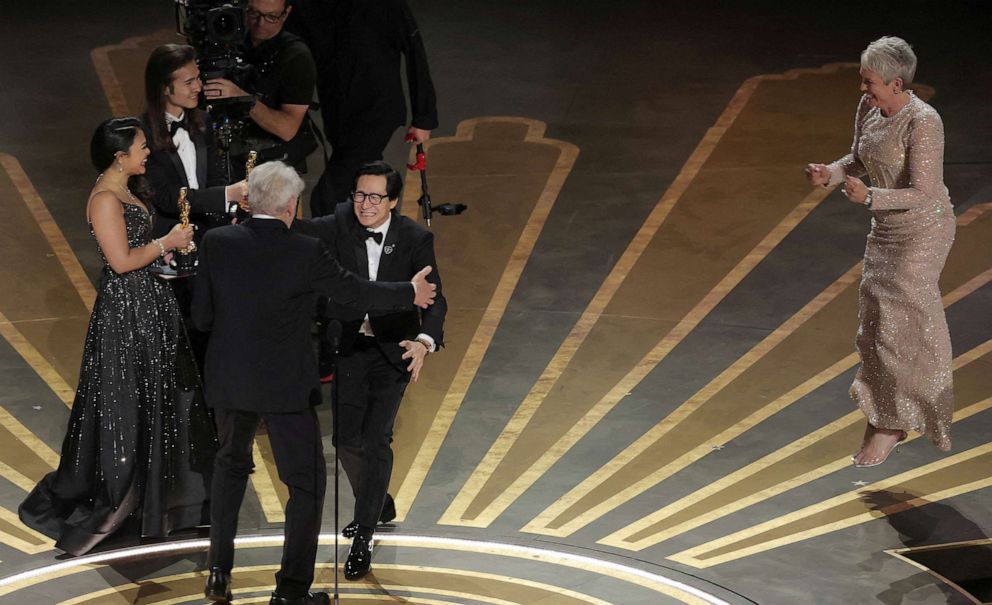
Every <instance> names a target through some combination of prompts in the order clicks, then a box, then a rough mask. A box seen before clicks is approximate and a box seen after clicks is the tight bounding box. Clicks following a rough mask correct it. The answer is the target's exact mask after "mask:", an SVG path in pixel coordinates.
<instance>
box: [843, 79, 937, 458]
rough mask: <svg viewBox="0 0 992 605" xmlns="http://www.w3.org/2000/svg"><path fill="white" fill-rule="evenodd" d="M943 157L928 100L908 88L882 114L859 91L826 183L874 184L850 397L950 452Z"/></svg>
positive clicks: (884, 422) (886, 423)
mask: <svg viewBox="0 0 992 605" xmlns="http://www.w3.org/2000/svg"><path fill="white" fill-rule="evenodd" d="M910 94H911V95H912V93H910ZM943 162H944V127H943V124H942V122H941V120H940V116H939V115H938V114H937V112H936V111H935V110H934V109H933V108H932V107H930V106H929V105H928V104H926V103H925V102H923V101H922V100H920V99H919V98H918V97H916V96H915V95H912V96H911V98H910V101H909V103H908V104H907V105H905V106H904V107H903V108H902V109H901V110H899V111H898V112H896V113H895V114H894V115H892V116H890V117H885V116H883V115H882V114H881V112H880V111H879V110H878V109H877V108H872V107H869V104H868V102H867V98H862V99H861V103H860V105H859V106H858V112H857V118H856V121H855V131H854V144H853V145H852V147H851V153H850V154H848V155H846V156H844V157H843V158H841V159H840V160H838V161H836V162H834V163H833V164H831V166H830V169H831V184H837V183H839V182H841V181H842V180H843V178H844V176H845V175H851V176H857V177H861V176H864V175H866V174H867V175H868V177H869V179H870V180H871V187H872V189H871V191H872V204H871V213H872V219H871V232H870V233H869V234H868V242H867V245H866V246H865V260H864V273H863V275H862V278H861V289H860V298H859V301H860V302H859V319H860V326H859V328H858V336H857V346H858V352H859V353H860V355H861V367H860V368H859V369H858V372H857V375H856V376H855V378H854V384H852V385H851V397H852V398H853V399H854V400H855V401H857V402H858V405H859V406H860V407H861V409H862V410H863V411H864V413H865V415H866V416H867V417H868V422H870V423H871V424H872V425H873V426H875V427H878V428H886V429H903V430H909V429H912V430H915V431H918V432H920V433H923V434H924V435H926V436H927V437H928V438H929V439H930V440H931V441H932V442H933V443H934V445H936V446H937V447H938V448H940V449H941V450H945V451H946V450H948V449H950V447H951V433H950V430H951V414H952V412H953V410H954V395H953V390H952V383H951V339H950V335H949V334H948V332H947V321H946V319H945V318H944V306H943V304H942V303H941V300H940V290H939V289H938V287H937V279H938V278H939V277H940V271H941V269H943V267H944V261H945V260H947V253H948V252H949V251H950V248H951V243H952V242H953V241H954V226H955V219H954V212H953V210H952V208H951V202H950V198H949V197H948V195H947V187H945V186H944V170H943Z"/></svg>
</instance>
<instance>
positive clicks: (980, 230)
mask: <svg viewBox="0 0 992 605" xmlns="http://www.w3.org/2000/svg"><path fill="white" fill-rule="evenodd" d="M961 222H962V223H964V224H963V225H962V226H960V227H959V233H958V237H957V242H956V245H955V248H954V249H953V250H952V253H951V257H950V258H949V259H948V263H947V268H946V269H945V271H944V276H943V279H942V285H943V287H944V288H945V290H946V289H948V288H953V290H952V291H951V292H949V293H948V294H947V295H946V296H945V297H944V304H945V305H951V304H953V303H955V302H957V301H958V300H961V299H962V298H964V297H966V296H968V295H970V294H971V293H973V292H974V291H975V290H977V289H978V288H980V287H981V286H983V285H984V284H986V283H988V281H989V278H990V277H992V272H990V271H988V270H984V269H986V267H987V264H988V262H987V260H986V257H985V255H983V254H980V253H979V252H980V249H981V247H982V246H983V245H984V242H986V241H988V238H989V236H990V235H992V233H990V232H992V212H989V213H984V214H982V213H970V214H969V216H968V217H967V218H966V219H963V220H962V221H961ZM859 278H860V264H859V265H856V266H855V267H854V268H852V269H851V270H850V271H848V272H847V273H846V274H845V275H844V276H842V277H841V278H840V279H839V280H838V281H837V282H835V283H834V284H832V285H831V286H829V287H828V288H827V289H825V290H824V291H823V293H821V294H820V295H819V296H818V297H816V298H814V300H813V301H811V303H810V304H808V305H807V306H806V307H804V308H803V309H801V310H800V311H799V312H797V313H796V314H795V315H794V316H793V317H792V318H790V319H789V320H787V321H786V322H785V323H783V325H782V326H780V327H779V328H778V329H776V330H775V332H773V333H772V334H770V335H769V336H768V337H766V338H765V339H764V340H763V341H762V342H760V343H759V344H758V345H756V346H755V347H754V348H753V349H752V350H751V351H749V352H748V353H747V354H745V355H744V356H743V357H741V358H740V359H739V360H738V361H737V362H735V363H734V364H733V365H732V366H731V367H730V368H728V370H726V371H725V372H723V373H722V374H720V375H719V376H718V377H717V378H715V379H714V380H713V381H712V382H711V383H710V384H708V385H706V386H705V387H703V389H701V390H700V391H699V392H698V393H697V394H696V395H694V396H693V397H691V398H690V399H689V400H687V401H686V402H685V403H683V404H682V405H681V406H680V407H679V408H678V409H677V410H676V411H675V412H673V413H672V414H670V415H669V416H668V417H667V418H665V419H664V420H663V421H662V422H660V423H659V424H657V425H655V426H654V427H652V428H651V429H649V430H648V431H647V432H646V433H645V434H644V435H643V436H642V437H640V438H639V439H638V440H637V441H635V442H634V444H633V445H631V446H630V447H627V448H625V450H624V451H623V452H621V453H620V454H619V455H617V456H616V457H615V458H614V459H613V460H611V461H610V462H608V463H607V464H606V465H604V466H602V467H601V468H600V469H598V470H597V471H596V472H595V473H593V474H592V475H591V476H590V477H588V478H587V479H585V480H584V481H583V482H581V483H580V484H579V485H578V486H576V487H575V488H573V489H572V490H570V491H569V493H568V494H566V495H565V496H564V497H563V498H561V499H559V501H557V502H556V503H554V504H553V505H552V506H551V507H549V508H548V510H546V511H544V512H543V513H542V514H541V515H540V516H539V517H537V518H536V519H535V521H533V522H531V523H530V524H529V525H528V526H527V527H525V529H526V530H527V531H536V532H539V533H548V534H551V535H568V534H569V533H571V532H573V531H575V530H577V529H579V528H581V527H583V526H585V525H587V524H588V523H590V522H591V521H593V520H595V519H597V518H599V517H601V516H602V515H604V514H606V513H607V512H609V511H610V510H613V509H614V508H616V507H617V506H619V505H621V504H623V503H624V502H626V501H628V500H630V499H632V498H634V497H636V496H638V495H639V494H642V493H643V492H645V491H646V490H647V489H649V488H651V487H653V486H655V485H657V484H658V483H660V482H662V481H664V480H665V479H667V478H668V477H670V476H672V475H673V474H675V473H676V472H679V471H680V470H682V469H684V468H686V467H687V466H688V465H690V464H692V463H693V462H695V461H696V460H699V459H700V458H702V457H703V456H706V455H708V454H709V453H711V452H712V445H714V444H719V445H722V444H725V443H727V442H729V441H730V440H732V439H734V438H735V437H737V436H738V435H740V434H742V433H744V432H745V431H747V430H750V429H751V428H753V427H755V426H757V425H758V424H759V423H760V422H762V421H763V420H765V419H766V418H768V417H770V416H771V415H773V414H774V413H776V412H778V411H780V410H781V409H783V408H784V407H786V406H788V405H791V404H792V403H795V402H796V401H798V400H799V399H800V398H802V397H804V396H805V395H807V394H809V393H810V392H812V391H813V390H815V389H817V388H820V387H821V386H823V385H824V384H826V383H827V382H829V381H830V380H833V379H834V378H836V377H837V376H839V375H840V374H842V373H843V372H846V371H848V370H849V369H850V368H851V367H853V366H854V365H855V364H856V363H857V355H856V354H855V353H852V352H850V351H851V349H852V345H851V341H852V338H853V337H852V334H853V333H854V329H855V325H856V317H857V282H858V279H859ZM676 427H678V429H679V430H678V431H676V432H673V429H675V428H676ZM808 470H812V469H808ZM658 514H659V513H654V514H653V515H651V516H649V518H651V519H654V518H655V517H656V515H658ZM647 525H650V522H649V521H647V520H642V521H639V522H637V523H635V524H633V525H632V526H631V527H628V528H624V529H622V530H620V531H618V532H616V533H615V534H614V535H611V536H609V537H607V538H606V539H604V540H603V541H602V542H603V543H604V544H610V545H614V546H622V547H631V546H632V545H631V544H629V543H628V542H627V540H628V539H631V538H630V536H631V534H634V533H640V532H642V531H644V529H645V526H647ZM642 537H643V536H642ZM638 544H647V543H646V542H641V541H640V538H638Z"/></svg>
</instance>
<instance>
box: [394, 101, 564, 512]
mask: <svg viewBox="0 0 992 605" xmlns="http://www.w3.org/2000/svg"><path fill="white" fill-rule="evenodd" d="M544 128H545V126H544V124H543V123H542V122H538V121H535V120H527V119H523V118H512V117H488V118H479V119H475V120H469V121H466V122H462V123H461V124H459V127H458V131H457V133H456V134H455V136H454V137H446V138H436V139H432V140H431V141H430V145H429V147H428V149H429V157H430V165H429V166H430V170H432V171H435V172H434V174H435V175H436V176H432V177H431V181H430V183H431V195H432V197H433V198H434V199H435V200H462V199H465V200H472V204H471V208H470V210H469V212H467V213H465V214H464V215H462V216H459V217H457V218H450V217H447V218H446V217H440V216H437V217H435V219H434V221H433V229H434V235H435V249H436V252H437V256H438V259H439V260H438V263H439V265H440V270H441V274H442V279H443V282H444V288H445V296H446V297H447V300H448V319H447V321H446V325H445V340H446V341H447V342H448V345H447V346H446V347H445V348H444V350H443V351H442V352H441V353H440V354H438V355H436V356H435V355H432V356H431V357H430V358H429V359H428V361H427V364H426V365H425V367H424V371H423V372H422V373H421V377H420V381H419V382H418V383H416V384H412V385H411V386H410V388H409V389H408V390H407V393H406V396H405V398H404V402H403V405H402V406H401V407H400V411H399V414H398V416H397V421H396V440H395V444H396V445H395V447H396V461H395V463H394V466H393V486H394V487H393V489H396V485H399V489H398V491H396V492H394V493H396V508H397V520H399V521H402V520H403V519H404V518H405V516H406V514H407V511H408V510H409V508H410V506H411V505H412V503H413V502H414V500H415V498H416V496H417V493H418V492H419V490H420V487H421V485H422V484H423V482H424V479H425V477H426V476H427V472H428V470H429V469H430V466H431V465H432V464H433V462H434V459H435V457H436V455H437V452H438V450H439V448H440V446H441V443H442V442H443V441H444V438H445V436H446V435H447V433H448V430H449V428H450V427H451V423H452V421H453V420H454V417H455V414H456V413H457V411H458V409H459V407H460V406H461V404H462V401H463V400H464V398H465V395H466V393H467V392H468V388H469V386H470V385H471V383H472V380H473V379H474V377H475V373H476V371H477V370H478V368H479V365H480V364H481V363H482V358H483V356H484V355H485V352H486V350H487V349H488V347H489V343H490V341H491V340H492V337H493V334H494V333H495V331H496V328H497V326H498V325H499V322H500V320H501V319H502V317H503V312H504V311H505V310H506V306H507V304H508V303H509V300H510V297H511V296H512V294H513V291H514V289H515V288H516V285H517V281H518V280H519V279H520V275H521V273H522V272H523V269H524V265H525V264H526V263H527V259H528V258H529V257H530V253H531V251H532V250H533V248H534V245H535V244H536V242H537V239H538V237H539V236H540V234H541V229H542V228H543V227H544V223H545V221H546V220H547V217H548V214H549V213H550V212H551V209H552V207H553V206H554V203H555V200H557V199H558V194H559V192H560V191H561V188H562V186H563V185H564V183H565V179H566V178H567V177H568V174H569V173H570V172H571V170H572V166H573V165H574V164H575V159H576V157H577V156H578V153H579V150H578V148H577V147H575V146H574V145H571V144H569V143H565V142H563V141H556V140H554V139H546V138H544ZM480 172H481V174H480ZM438 173H440V176H437V175H438ZM416 180H417V176H416V175H415V174H413V173H411V174H408V175H407V182H408V183H413V182H416ZM419 194H420V192H419V187H416V186H411V187H408V188H407V191H406V195H405V198H404V204H403V208H404V212H405V214H407V215H408V216H410V217H411V218H416V216H417V214H418V211H419V209H418V206H417V203H416V199H417V197H419Z"/></svg>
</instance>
